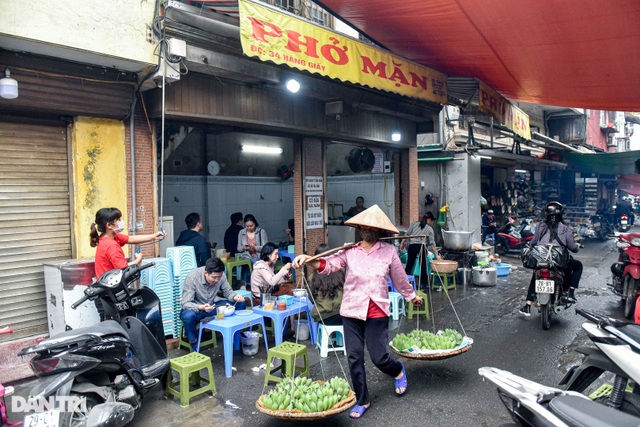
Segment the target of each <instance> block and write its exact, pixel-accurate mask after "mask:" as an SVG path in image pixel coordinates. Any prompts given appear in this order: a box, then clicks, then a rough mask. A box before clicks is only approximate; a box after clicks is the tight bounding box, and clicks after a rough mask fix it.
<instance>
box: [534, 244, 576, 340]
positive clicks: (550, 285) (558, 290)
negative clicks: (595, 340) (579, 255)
mask: <svg viewBox="0 0 640 427" xmlns="http://www.w3.org/2000/svg"><path fill="white" fill-rule="evenodd" d="M522 260H523V265H524V266H525V267H526V268H532V269H533V270H534V272H533V276H534V281H535V282H534V283H535V293H536V300H535V303H534V306H535V307H536V308H538V310H539V311H540V320H541V323H542V329H544V330H547V329H549V328H550V327H551V317H552V315H553V314H557V313H560V312H562V311H563V310H566V309H568V308H569V307H571V306H572V305H573V304H572V303H571V302H569V300H568V299H567V298H566V295H565V291H564V286H563V283H564V279H565V277H564V276H565V270H564V269H565V267H566V265H567V262H568V261H569V253H568V252H567V250H566V249H565V248H563V247H562V246H559V245H555V244H544V245H535V246H534V247H533V248H526V249H524V250H523V252H522Z"/></svg>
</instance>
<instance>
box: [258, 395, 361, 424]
mask: <svg viewBox="0 0 640 427" xmlns="http://www.w3.org/2000/svg"><path fill="white" fill-rule="evenodd" d="M263 399H264V394H263V395H260V398H259V399H258V401H257V402H256V408H257V409H258V411H260V412H262V413H263V414H266V415H269V416H272V417H274V418H282V419H295V420H319V419H322V418H327V417H331V416H333V415H337V414H340V413H342V412H344V411H346V410H348V409H349V408H351V407H353V406H354V405H355V404H356V394H355V393H354V391H353V390H349V393H348V394H347V397H346V398H344V399H343V400H341V401H340V402H338V403H336V404H335V405H333V406H332V407H331V408H329V409H327V410H326V411H322V412H302V411H300V410H299V409H292V410H289V409H283V410H281V411H274V410H273V409H268V408H265V407H264V403H263Z"/></svg>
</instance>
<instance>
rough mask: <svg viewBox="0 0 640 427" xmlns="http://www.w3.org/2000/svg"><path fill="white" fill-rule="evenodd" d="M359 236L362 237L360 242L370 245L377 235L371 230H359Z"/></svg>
mask: <svg viewBox="0 0 640 427" xmlns="http://www.w3.org/2000/svg"><path fill="white" fill-rule="evenodd" d="M360 236H361V237H362V240H364V241H365V242H367V243H371V242H375V241H376V239H377V237H378V234H377V233H376V232H375V231H373V230H363V229H361V230H360Z"/></svg>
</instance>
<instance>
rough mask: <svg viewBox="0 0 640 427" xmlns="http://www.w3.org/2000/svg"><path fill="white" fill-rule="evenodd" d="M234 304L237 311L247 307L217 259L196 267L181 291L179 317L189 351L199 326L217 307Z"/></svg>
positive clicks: (193, 344) (196, 339)
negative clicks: (232, 287) (232, 286)
mask: <svg viewBox="0 0 640 427" xmlns="http://www.w3.org/2000/svg"><path fill="white" fill-rule="evenodd" d="M219 293H222V296H220V295H219ZM234 303H235V306H236V309H237V310H244V309H245V308H247V304H246V303H245V302H244V298H243V297H241V296H240V295H238V294H236V293H235V292H234V291H233V290H232V289H231V286H230V285H229V282H228V281H227V277H226V276H225V274H224V264H223V262H222V261H220V259H219V258H209V259H208V260H207V263H206V265H205V266H204V267H199V268H196V269H195V270H193V271H192V272H191V273H189V274H188V275H187V277H186V278H185V280H184V286H183V288H182V312H181V313H180V318H181V319H182V324H183V325H184V331H185V333H186V334H187V339H188V340H189V343H190V344H191V347H192V348H194V347H195V343H196V342H197V341H198V334H197V332H196V328H197V326H198V323H200V322H201V321H202V320H203V319H205V318H207V317H212V316H215V314H216V312H215V308H216V307H217V306H220V305H225V304H234Z"/></svg>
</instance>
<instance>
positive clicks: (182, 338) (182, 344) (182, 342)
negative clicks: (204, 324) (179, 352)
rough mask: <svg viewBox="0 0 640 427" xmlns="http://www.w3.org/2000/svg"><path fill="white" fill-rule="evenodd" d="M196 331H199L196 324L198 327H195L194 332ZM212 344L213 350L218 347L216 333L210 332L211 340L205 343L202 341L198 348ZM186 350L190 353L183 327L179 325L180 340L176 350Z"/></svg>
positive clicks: (189, 345)
mask: <svg viewBox="0 0 640 427" xmlns="http://www.w3.org/2000/svg"><path fill="white" fill-rule="evenodd" d="M198 329H200V323H198V325H197V326H196V331H198ZM211 344H213V348H216V347H218V339H217V338H216V332H215V331H211V339H208V340H206V341H202V342H201V343H200V348H202V346H208V345H211ZM182 347H184V348H186V349H187V350H189V351H191V344H189V341H187V339H186V337H185V336H184V325H183V324H180V338H179V341H178V349H180V348H182Z"/></svg>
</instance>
